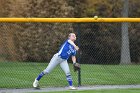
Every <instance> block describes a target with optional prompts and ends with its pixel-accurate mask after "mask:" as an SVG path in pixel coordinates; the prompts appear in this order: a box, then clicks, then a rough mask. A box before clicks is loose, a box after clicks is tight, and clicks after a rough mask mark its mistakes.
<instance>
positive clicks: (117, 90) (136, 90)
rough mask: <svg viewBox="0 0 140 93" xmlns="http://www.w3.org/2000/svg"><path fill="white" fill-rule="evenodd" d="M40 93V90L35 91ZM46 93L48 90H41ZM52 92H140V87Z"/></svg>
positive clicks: (58, 92)
mask: <svg viewBox="0 0 140 93" xmlns="http://www.w3.org/2000/svg"><path fill="white" fill-rule="evenodd" d="M34 93H38V92H34ZM39 93H46V92H39ZM50 93H140V89H139V88H138V89H137V88H135V89H103V90H84V91H57V92H50Z"/></svg>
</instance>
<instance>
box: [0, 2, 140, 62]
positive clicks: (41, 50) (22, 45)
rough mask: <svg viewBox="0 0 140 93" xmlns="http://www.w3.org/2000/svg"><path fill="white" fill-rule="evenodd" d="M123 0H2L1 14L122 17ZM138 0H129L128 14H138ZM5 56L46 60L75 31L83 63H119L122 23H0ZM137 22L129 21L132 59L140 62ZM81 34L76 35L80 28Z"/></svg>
mask: <svg viewBox="0 0 140 93" xmlns="http://www.w3.org/2000/svg"><path fill="white" fill-rule="evenodd" d="M122 4H123V2H122V0H10V1H9V0H1V3H0V9H1V11H0V17H46V18H50V17H51V18H55V17H94V16H95V15H98V16H99V17H121V11H122ZM139 7H140V1H139V0H131V1H130V5H129V8H130V9H129V17H139V12H140V11H139ZM0 25H1V27H0V33H1V34H0V39H1V42H3V43H2V44H1V45H0V48H1V49H3V52H1V53H0V54H4V55H6V56H5V60H11V61H39V62H46V61H47V62H48V61H49V60H50V58H51V57H52V55H53V54H54V53H56V52H57V50H58V49H59V46H60V45H61V44H62V42H63V41H64V40H65V39H66V38H67V35H68V33H70V32H75V33H76V34H77V35H78V38H79V39H80V48H81V50H80V58H81V62H82V63H90V64H119V62H120V51H121V23H113V24H112V23H82V24H73V23H12V24H11V23H0ZM139 29H140V23H130V28H129V37H130V51H131V58H132V62H134V63H138V62H140V56H139V55H140V54H139V53H140V46H139V35H140V32H139ZM78 30H79V32H80V35H79V32H78Z"/></svg>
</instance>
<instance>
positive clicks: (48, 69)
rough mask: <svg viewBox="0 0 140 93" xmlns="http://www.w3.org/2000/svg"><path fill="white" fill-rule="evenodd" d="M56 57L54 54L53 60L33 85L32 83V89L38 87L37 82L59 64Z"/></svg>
mask: <svg viewBox="0 0 140 93" xmlns="http://www.w3.org/2000/svg"><path fill="white" fill-rule="evenodd" d="M58 58H59V57H58V55H57V54H55V55H54V56H53V58H52V59H51V61H50V63H49V64H48V66H47V68H46V69H45V70H44V71H42V72H41V73H40V74H39V75H38V77H37V78H36V79H35V81H34V83H33V87H38V82H39V80H40V79H41V78H42V77H43V76H44V75H45V74H48V73H50V72H51V71H52V70H53V69H54V68H55V67H56V66H57V65H58V64H59V63H60V62H59V60H58Z"/></svg>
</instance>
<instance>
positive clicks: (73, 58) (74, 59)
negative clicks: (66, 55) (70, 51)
mask: <svg viewBox="0 0 140 93" xmlns="http://www.w3.org/2000/svg"><path fill="white" fill-rule="evenodd" d="M72 62H73V64H75V63H76V57H75V56H72Z"/></svg>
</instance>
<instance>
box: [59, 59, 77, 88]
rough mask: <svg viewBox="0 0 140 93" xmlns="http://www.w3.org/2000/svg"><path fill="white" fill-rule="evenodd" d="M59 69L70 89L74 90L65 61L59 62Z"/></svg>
mask: <svg viewBox="0 0 140 93" xmlns="http://www.w3.org/2000/svg"><path fill="white" fill-rule="evenodd" d="M60 67H61V68H62V70H63V71H64V72H65V74H66V78H67V81H68V83H69V87H70V89H76V88H75V87H73V81H72V77H71V74H70V69H69V65H68V62H67V61H63V62H61V63H60Z"/></svg>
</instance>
